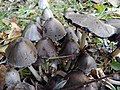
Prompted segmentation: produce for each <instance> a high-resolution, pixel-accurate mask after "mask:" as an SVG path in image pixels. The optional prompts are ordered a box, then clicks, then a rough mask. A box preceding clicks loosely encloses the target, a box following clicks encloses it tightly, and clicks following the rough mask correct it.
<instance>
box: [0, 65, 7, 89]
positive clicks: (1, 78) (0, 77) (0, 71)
mask: <svg viewBox="0 0 120 90" xmlns="http://www.w3.org/2000/svg"><path fill="white" fill-rule="evenodd" d="M6 70H7V68H6V67H5V66H4V65H0V90H3V87H4V85H5V74H6Z"/></svg>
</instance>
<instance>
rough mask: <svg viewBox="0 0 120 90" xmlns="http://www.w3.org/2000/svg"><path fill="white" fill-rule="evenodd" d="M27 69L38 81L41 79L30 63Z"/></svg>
mask: <svg viewBox="0 0 120 90" xmlns="http://www.w3.org/2000/svg"><path fill="white" fill-rule="evenodd" d="M28 68H29V70H30V71H31V72H32V74H33V75H34V77H35V78H36V79H37V80H38V81H41V77H40V75H39V74H38V73H37V71H36V70H35V69H34V68H33V66H32V65H30V66H29V67H28Z"/></svg>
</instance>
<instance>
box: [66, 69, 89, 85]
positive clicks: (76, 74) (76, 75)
mask: <svg viewBox="0 0 120 90" xmlns="http://www.w3.org/2000/svg"><path fill="white" fill-rule="evenodd" d="M65 80H68V81H67V83H66V84H65V87H70V86H74V85H76V84H83V83H85V82H88V78H87V76H86V75H85V74H84V73H83V72H82V71H72V72H70V73H68V74H67V75H66V76H65Z"/></svg>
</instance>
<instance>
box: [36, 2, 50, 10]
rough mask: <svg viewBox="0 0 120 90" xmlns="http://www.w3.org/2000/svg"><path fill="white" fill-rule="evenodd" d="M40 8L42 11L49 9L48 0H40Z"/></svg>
mask: <svg viewBox="0 0 120 90" xmlns="http://www.w3.org/2000/svg"><path fill="white" fill-rule="evenodd" d="M38 6H39V8H40V9H45V8H48V7H49V4H48V2H47V0H39V2H38Z"/></svg>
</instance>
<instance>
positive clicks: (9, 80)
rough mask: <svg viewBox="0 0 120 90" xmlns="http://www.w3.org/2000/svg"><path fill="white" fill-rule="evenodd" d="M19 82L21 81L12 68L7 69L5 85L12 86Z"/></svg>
mask: <svg viewBox="0 0 120 90" xmlns="http://www.w3.org/2000/svg"><path fill="white" fill-rule="evenodd" d="M20 82H21V80H20V75H19V73H18V71H17V70H15V69H13V68H10V69H8V70H7V72H6V75H5V84H6V85H7V86H12V85H15V84H17V83H20Z"/></svg>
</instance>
